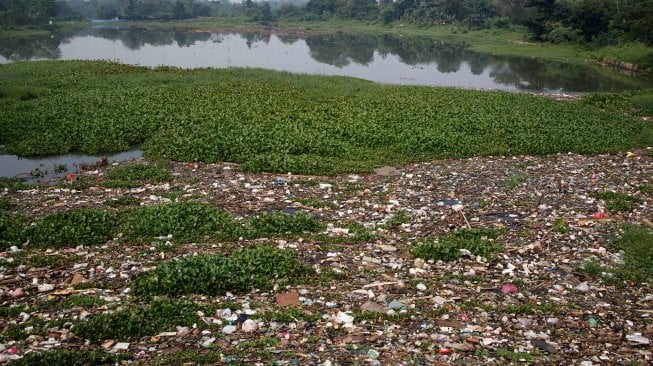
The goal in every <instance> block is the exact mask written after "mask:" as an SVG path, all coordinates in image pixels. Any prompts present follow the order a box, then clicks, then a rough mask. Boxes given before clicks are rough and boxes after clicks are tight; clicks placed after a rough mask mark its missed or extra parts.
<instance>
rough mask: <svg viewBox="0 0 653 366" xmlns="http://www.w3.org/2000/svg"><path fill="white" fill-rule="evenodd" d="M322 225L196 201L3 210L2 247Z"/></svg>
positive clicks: (262, 233)
mask: <svg viewBox="0 0 653 366" xmlns="http://www.w3.org/2000/svg"><path fill="white" fill-rule="evenodd" d="M322 227H323V224H322V223H321V222H320V221H319V220H318V219H317V218H315V217H314V216H312V215H310V214H307V213H303V212H297V213H295V214H294V215H289V214H285V213H281V212H276V213H263V214H261V215H258V216H254V217H252V218H250V219H249V220H245V221H243V222H239V221H236V220H235V219H234V217H233V216H232V215H231V214H230V213H229V212H227V211H224V210H221V209H219V208H217V207H215V206H212V205H209V204H206V203H198V202H186V203H174V204H162V205H155V206H149V207H137V208H132V209H128V210H125V211H122V212H119V213H115V212H113V211H110V210H100V209H79V210H71V211H68V212H57V213H52V214H50V215H47V216H45V217H44V218H42V219H40V220H37V219H33V218H31V217H28V216H20V215H12V214H9V213H7V214H5V213H2V214H0V250H6V249H8V248H9V247H11V246H17V247H20V246H21V245H22V244H23V243H25V242H27V241H29V242H30V245H33V246H34V247H38V248H44V247H47V248H67V247H74V246H77V245H86V246H93V245H101V244H104V243H106V242H107V241H108V240H110V239H111V238H114V237H121V240H122V242H125V243H130V244H134V243H150V242H151V241H152V240H155V239H156V238H157V237H160V236H166V237H167V236H168V235H172V236H171V237H170V240H173V241H174V242H175V243H188V242H194V241H199V240H207V239H213V240H226V241H229V240H235V239H238V238H239V237H241V236H243V237H245V238H263V237H284V236H288V235H299V234H301V233H303V232H317V231H319V230H321V229H322Z"/></svg>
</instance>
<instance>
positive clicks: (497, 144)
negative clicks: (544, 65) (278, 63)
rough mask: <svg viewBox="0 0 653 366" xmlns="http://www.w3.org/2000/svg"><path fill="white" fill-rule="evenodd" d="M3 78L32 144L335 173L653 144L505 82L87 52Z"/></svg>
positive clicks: (6, 137)
mask: <svg viewBox="0 0 653 366" xmlns="http://www.w3.org/2000/svg"><path fill="white" fill-rule="evenodd" d="M0 80H2V81H0V92H1V93H0V94H1V95H3V96H4V97H3V98H0V121H2V122H0V144H5V145H6V151H7V152H10V153H15V154H19V155H24V156H26V155H44V154H56V153H64V152H68V151H83V152H88V153H98V152H109V151H121V150H126V149H128V148H130V147H131V146H134V145H137V144H142V146H143V149H144V151H145V154H146V155H147V156H149V157H152V158H163V159H170V160H176V161H205V162H218V161H229V162H236V163H241V164H243V169H244V170H246V171H277V172H288V171H292V172H296V173H311V174H338V173H346V172H361V171H370V170H371V169H372V168H374V167H378V166H381V165H387V164H406V163H409V162H415V161H425V160H432V159H439V158H461V157H468V156H475V155H519V154H534V155H543V154H552V153H557V152H577V153H584V154H595V153H605V152H616V151H621V150H625V149H630V148H634V147H641V146H646V145H650V144H652V143H653V128H652V127H651V126H650V124H646V123H645V122H643V121H638V120H636V119H632V118H629V117H626V116H624V115H622V114H620V113H617V112H611V111H609V110H602V109H600V108H597V107H596V106H594V105H588V104H583V103H563V102H558V101H554V100H548V99H544V98H540V97H536V96H532V95H526V94H516V93H506V92H488V91H472V90H460V89H451V88H431V87H413V86H390V85H382V84H375V83H372V82H367V81H362V80H357V79H352V78H346V77H320V76H300V75H291V74H288V73H280V72H273V71H264V70H254V69H227V70H208V69H202V70H179V69H171V68H158V69H154V70H152V69H147V68H140V67H133V66H127V65H119V64H114V63H107V62H85V61H84V62H82V61H47V62H31V63H15V64H11V65H2V66H0ZM27 94H29V95H30V98H24V96H25V95H27Z"/></svg>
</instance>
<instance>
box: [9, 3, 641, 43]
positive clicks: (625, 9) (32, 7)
mask: <svg viewBox="0 0 653 366" xmlns="http://www.w3.org/2000/svg"><path fill="white" fill-rule="evenodd" d="M198 17H241V18H243V19H245V20H247V21H253V22H259V23H262V24H270V23H273V22H276V21H303V20H309V21H310V20H330V19H344V20H349V19H354V20H360V21H368V22H379V23H383V24H390V23H393V22H398V21H400V22H408V23H413V24H418V25H421V26H432V25H445V24H454V25H457V26H460V27H463V28H464V29H482V28H491V27H495V28H510V27H514V26H523V27H525V28H526V29H527V30H528V32H529V33H530V35H531V37H532V38H533V39H536V40H540V41H549V42H552V43H588V42H591V43H595V44H597V45H599V46H604V45H610V44H620V43H624V42H630V41H639V42H642V43H645V44H648V45H653V0H394V1H393V0H308V1H306V0H273V1H260V2H256V1H252V0H243V2H239V3H236V2H234V3H232V2H230V1H228V0H221V1H209V0H29V1H25V0H0V23H1V24H3V25H4V27H8V26H21V25H37V24H44V23H47V22H49V21H51V20H83V19H114V18H118V19H126V20H178V19H189V18H198Z"/></svg>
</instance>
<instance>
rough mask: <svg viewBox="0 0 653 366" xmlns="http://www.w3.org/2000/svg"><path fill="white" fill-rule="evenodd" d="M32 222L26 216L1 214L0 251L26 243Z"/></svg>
mask: <svg viewBox="0 0 653 366" xmlns="http://www.w3.org/2000/svg"><path fill="white" fill-rule="evenodd" d="M30 222H31V220H30V219H29V218H28V217H26V216H19V215H11V214H4V213H0V251H4V250H7V249H9V248H10V247H12V246H17V247H20V246H21V245H22V244H23V243H25V242H26V241H27V238H28V237H29V229H30Z"/></svg>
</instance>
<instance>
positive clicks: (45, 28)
mask: <svg viewBox="0 0 653 366" xmlns="http://www.w3.org/2000/svg"><path fill="white" fill-rule="evenodd" d="M89 25H90V23H89V22H82V21H79V22H56V23H54V24H43V25H26V26H13V27H0V38H17V37H31V36H43V35H48V34H52V33H57V32H69V31H73V30H77V29H84V28H86V27H88V26H89Z"/></svg>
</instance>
